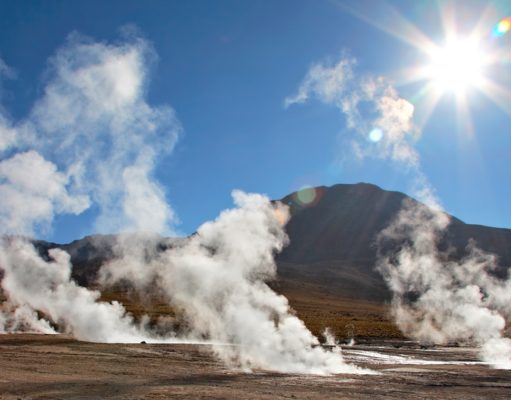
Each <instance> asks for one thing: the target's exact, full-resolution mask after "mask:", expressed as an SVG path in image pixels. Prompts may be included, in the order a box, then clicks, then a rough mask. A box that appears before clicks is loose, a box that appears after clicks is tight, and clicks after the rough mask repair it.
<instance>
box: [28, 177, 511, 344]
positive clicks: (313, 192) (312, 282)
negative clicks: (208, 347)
mask: <svg viewBox="0 0 511 400" xmlns="http://www.w3.org/2000/svg"><path fill="white" fill-rule="evenodd" d="M405 199H409V200H410V201H415V200H413V199H411V198H410V197H408V196H406V195H405V194H403V193H399V192H391V191H386V190H383V189H381V188H379V187H377V186H375V185H371V184H367V183H358V184H339V185H334V186H331V187H325V186H319V187H316V188H310V189H306V190H304V191H300V192H295V193H291V194H289V195H287V196H285V197H284V198H282V199H280V201H281V202H283V203H284V204H287V205H288V206H289V207H290V212H291V219H290V221H289V222H288V224H287V226H286V231H287V233H288V235H289V238H290V244H289V246H287V247H286V248H285V249H284V251H283V252H282V253H281V254H279V255H277V258H276V261H277V270H278V279H277V280H276V281H275V282H272V283H271V286H272V287H273V288H274V289H275V290H276V291H278V292H279V293H281V294H283V295H285V296H286V297H287V298H288V300H289V302H290V304H291V306H292V307H293V308H294V309H295V311H296V312H297V314H298V316H299V317H300V318H301V319H302V320H304V322H305V323H306V325H307V326H308V327H309V329H311V330H312V332H313V333H315V334H319V333H320V332H322V330H323V329H324V328H325V327H326V326H329V327H332V328H333V331H334V333H335V334H336V335H337V336H339V337H343V336H344V337H349V336H353V335H354V334H355V335H357V337H360V336H398V335H399V331H398V330H397V328H396V327H395V325H393V323H392V321H391V318H390V316H389V313H388V311H389V308H388V303H389V301H390V299H391V294H390V292H389V290H388V289H387V286H386V284H385V282H384V281H383V279H382V277H381V276H380V274H379V273H378V272H376V271H375V268H374V266H375V263H376V253H377V249H376V246H375V240H376V237H377V235H378V233H379V232H381V230H382V229H384V228H385V227H386V226H388V224H389V223H390V222H391V221H392V220H393V219H394V218H395V217H396V215H397V213H398V212H399V210H400V209H401V207H402V204H403V201H404V200H405ZM471 239H473V240H475V241H476V243H477V244H478V246H479V247H480V248H481V249H483V250H486V251H489V252H492V253H494V254H496V255H497V256H498V258H499V264H500V267H499V268H498V269H497V270H496V273H497V274H498V275H500V276H502V277H504V276H506V274H507V267H509V266H511V230H510V229H501V228H491V227H486V226H480V225H471V224H466V223H464V222H462V221H460V220H459V219H457V218H455V217H451V224H450V225H449V227H448V229H447V230H446V232H445V234H444V236H443V237H442V238H441V240H440V243H439V245H440V247H441V248H444V249H447V248H450V249H454V252H452V253H451V254H452V255H451V256H452V257H453V258H460V257H462V256H463V254H464V253H465V251H466V250H465V249H466V246H467V245H468V243H469V240H471ZM175 240H182V239H169V238H161V241H160V242H158V243H157V244H156V250H158V249H161V250H163V249H165V248H167V247H169V246H172V245H173V244H172V243H174V241H175ZM115 242H116V238H115V236H112V235H94V236H88V237H85V238H83V239H80V240H76V241H74V242H71V243H69V244H64V245H58V244H54V243H48V242H43V241H36V242H35V245H36V247H38V249H39V251H40V252H41V254H43V255H44V254H47V250H48V249H49V248H52V247H60V248H62V249H63V250H66V251H67V252H68V253H69V254H70V255H71V261H72V263H73V271H72V276H73V278H74V279H75V280H76V281H77V282H78V283H79V284H81V285H84V286H93V285H94V280H95V277H96V274H97V271H98V269H99V267H100V266H101V264H102V263H103V262H104V261H106V260H108V259H111V258H112V257H114V254H115ZM105 299H107V300H111V299H121V301H122V302H123V303H125V305H126V306H127V308H128V310H130V311H131V312H135V311H134V310H139V309H140V305H138V304H136V301H134V302H133V303H130V301H132V300H130V298H129V296H126V293H108V294H106V295H105ZM353 332H355V333H353Z"/></svg>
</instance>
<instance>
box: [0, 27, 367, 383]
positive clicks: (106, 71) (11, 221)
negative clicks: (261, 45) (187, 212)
mask: <svg viewBox="0 0 511 400" xmlns="http://www.w3.org/2000/svg"><path fill="white" fill-rule="evenodd" d="M151 59H154V52H153V51H152V50H151V47H150V45H149V44H148V43H147V42H146V41H144V40H142V39H140V38H137V37H134V36H130V37H129V39H127V40H125V41H123V42H120V43H117V44H108V43H97V42H93V41H91V40H89V39H87V38H83V37H80V36H79V35H76V34H74V35H71V36H70V38H69V39H68V42H67V44H66V45H65V46H64V47H63V48H61V49H60V50H59V51H58V52H57V54H56V55H55V56H54V57H53V58H52V59H51V60H50V63H49V70H48V74H47V75H48V77H49V78H48V81H47V83H46V86H45V89H44V94H43V96H42V97H41V99H39V100H38V101H37V102H36V103H35V105H34V107H33V108H32V110H31V112H30V113H29V115H28V116H27V117H26V118H25V119H23V120H21V121H17V122H13V121H10V120H9V119H8V118H7V117H6V116H5V115H3V114H0V117H1V118H0V134H1V135H2V136H1V138H0V146H1V147H0V152H1V153H0V155H1V157H2V158H1V159H0V160H1V161H0V195H1V196H2V199H3V201H4V202H5V207H3V208H2V209H1V211H0V226H1V228H0V229H2V231H1V232H0V233H8V234H11V236H4V237H3V239H2V240H1V242H0V272H1V273H2V275H3V279H2V281H1V286H2V290H3V294H4V296H6V298H7V299H6V301H4V303H3V304H2V306H1V309H0V331H9V332H13V331H18V330H24V331H27V330H28V331H38V332H45V333H49V332H55V331H56V330H58V331H65V332H68V333H70V334H73V335H74V336H75V337H77V338H79V339H83V340H90V341H97V342H138V341H140V340H165V341H168V340H205V339H207V340H209V341H213V342H214V343H215V349H216V352H217V353H218V355H219V356H220V357H221V358H222V359H223V360H225V361H226V362H227V363H228V364H229V365H235V366H237V367H242V368H245V369H251V368H265V369H271V370H277V371H282V372H299V373H316V374H327V373H338V372H351V373H361V372H364V371H362V370H360V369H358V368H356V367H352V366H348V365H346V364H345V363H344V362H343V359H342V356H341V354H340V351H339V350H334V351H333V352H327V351H325V350H323V348H321V347H320V346H318V345H319V342H318V339H317V338H316V337H314V336H313V335H312V334H311V333H310V332H309V331H308V330H307V328H306V327H305V325H304V324H303V322H302V321H300V320H299V319H298V318H297V317H296V316H294V315H293V313H292V312H291V310H290V308H289V304H288V302H287V300H286V299H285V298H284V297H283V296H280V295H277V294H276V293H275V292H273V291H272V290H271V289H270V288H269V286H268V285H267V284H266V281H267V280H269V279H272V278H274V277H275V264H274V261H273V256H274V253H275V252H277V251H280V250H281V248H282V246H283V245H284V244H285V242H286V235H285V233H284V231H283V228H282V225H283V223H285V221H286V220H287V210H286V209H285V208H284V207H283V206H282V205H279V204H272V203H271V202H270V201H269V200H268V199H267V198H265V197H264V196H260V195H247V194H244V193H242V192H234V199H235V202H236V205H237V208H234V209H232V210H228V211H225V212H223V213H222V214H221V215H220V216H219V218H218V219H217V220H216V221H213V222H209V223H206V224H204V225H203V226H202V227H200V228H199V230H198V232H197V233H196V234H195V235H193V236H192V237H190V238H186V239H182V240H175V241H173V242H172V243H171V245H170V248H167V249H166V250H162V249H161V248H160V249H158V243H159V241H160V240H161V239H160V236H158V234H169V233H172V232H173V229H172V225H173V222H174V221H175V217H174V213H173V211H172V208H171V207H170V205H169V204H168V203H167V201H166V199H165V192H164V190H163V188H162V187H161V186H160V185H159V184H158V182H157V181H155V180H154V179H153V177H152V173H153V170H154V167H155V164H156V162H157V161H158V159H159V158H160V157H161V156H163V155H164V154H168V153H169V152H171V151H172V148H173V146H174V144H175V142H176V140H177V137H178V135H179V132H180V129H181V128H180V125H179V122H178V121H177V119H176V117H175V116H174V112H173V110H172V109H171V108H170V107H168V106H161V107H153V106H150V105H149V104H148V103H147V102H146V100H145V88H146V86H147V66H146V65H147V62H148V61H150V60H151ZM2 65H3V64H0V68H1V67H2ZM92 206H94V208H95V209H97V210H98V216H97V220H96V223H95V225H96V228H97V229H99V230H100V231H105V230H106V231H110V232H111V231H118V230H120V231H122V232H123V234H122V235H120V236H119V239H118V241H117V244H116V247H115V249H114V252H115V255H116V258H115V259H114V260H112V261H110V262H109V263H108V264H107V265H105V266H103V268H102V269H101V274H100V278H101V283H102V284H103V285H105V286H108V285H110V284H112V283H114V282H118V281H119V280H123V281H129V282H130V283H131V285H132V286H133V287H135V288H137V289H139V290H146V289H147V288H149V287H150V288H151V289H153V290H158V291H159V292H160V293H161V294H162V295H163V296H164V298H165V299H166V301H167V302H168V304H169V305H171V306H172V307H174V308H176V309H179V310H181V311H182V314H183V318H184V320H185V321H184V322H186V327H187V329H186V330H185V331H183V332H180V336H179V337H176V332H174V331H172V330H167V331H165V332H164V333H163V336H158V335H156V334H155V333H153V332H152V331H150V330H149V328H148V325H147V324H146V322H148V320H147V319H144V318H142V320H141V321H139V322H135V321H134V319H133V317H132V316H131V315H129V314H127V313H126V310H125V309H124V308H123V306H122V305H121V304H119V303H117V302H112V303H106V302H101V301H99V297H100V293H99V292H98V291H94V290H88V289H86V288H83V287H80V286H78V285H77V284H76V283H75V282H74V281H73V280H72V279H71V270H72V265H71V263H70V256H69V254H67V253H66V252H65V251H62V250H58V249H52V250H50V251H49V252H48V254H47V255H44V256H41V255H40V254H39V253H38V252H37V251H36V249H35V248H34V246H33V245H32V244H31V243H30V242H29V241H28V240H27V239H24V238H23V237H20V236H12V234H17V235H33V234H37V233H39V232H42V231H44V230H45V229H50V228H51V224H52V221H53V219H54V217H55V215H59V214H65V213H71V214H80V213H81V212H83V211H84V210H86V209H89V208H91V207H92ZM148 231H150V232H151V233H147V232H148ZM133 232H135V233H133ZM160 334H161V333H160Z"/></svg>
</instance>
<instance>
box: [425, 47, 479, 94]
mask: <svg viewBox="0 0 511 400" xmlns="http://www.w3.org/2000/svg"><path fill="white" fill-rule="evenodd" d="M430 57H431V64H429V65H428V66H427V67H426V70H425V77H426V79H429V80H431V81H432V83H433V84H434V85H435V87H436V89H437V90H438V91H439V92H440V93H446V92H451V93H454V94H457V95H459V94H464V93H465V92H466V91H467V90H468V89H470V88H472V87H478V86H480V84H481V81H482V78H483V72H484V66H485V63H486V54H485V52H484V50H483V49H481V48H480V47H479V46H478V44H477V43H476V42H475V41H474V40H470V39H465V40H460V39H456V40H452V41H450V42H449V43H447V44H446V45H445V46H444V47H437V48H434V49H433V50H432V51H431V52H430Z"/></svg>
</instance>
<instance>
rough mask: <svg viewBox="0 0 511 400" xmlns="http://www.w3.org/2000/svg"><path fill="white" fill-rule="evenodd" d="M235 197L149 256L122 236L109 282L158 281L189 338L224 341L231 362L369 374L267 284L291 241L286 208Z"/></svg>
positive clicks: (221, 351) (143, 284)
mask: <svg viewBox="0 0 511 400" xmlns="http://www.w3.org/2000/svg"><path fill="white" fill-rule="evenodd" d="M233 197H234V200H235V203H236V205H237V208H235V209H232V210H228V211H224V212H223V213H222V214H221V215H220V216H219V217H218V219H217V220H215V221H213V222H208V223H206V224H204V225H202V226H201V227H200V228H199V229H198V231H197V233H196V234H195V235H194V236H192V237H190V238H189V239H187V240H185V241H182V242H180V243H176V244H175V245H174V246H173V247H171V248H170V249H168V250H166V251H164V252H161V253H157V254H152V255H151V257H150V258H151V260H150V261H149V262H148V261H147V256H148V254H147V251H146V250H147V248H148V246H146V245H144V240H143V239H142V238H137V239H136V240H133V239H134V238H133V236H126V237H125V238H124V239H125V240H123V238H122V237H121V239H120V240H119V243H118V248H117V249H116V250H117V252H118V253H119V255H120V257H119V258H118V259H116V260H114V261H112V262H111V263H109V264H108V265H106V266H104V267H103V269H102V271H101V272H102V282H103V283H104V284H112V283H115V282H117V281H119V280H124V281H126V280H128V281H129V282H130V283H132V284H134V285H136V287H137V289H138V290H139V291H141V292H142V293H143V292H145V291H146V290H147V289H148V288H149V287H150V288H152V289H151V290H154V289H155V288H154V286H153V285H155V284H156V286H157V288H158V289H159V290H160V292H161V293H162V294H163V296H164V298H165V300H166V301H167V302H168V304H169V305H171V306H172V307H174V308H175V309H179V310H182V312H183V314H184V316H183V318H184V319H185V321H186V325H187V328H188V332H187V335H188V337H190V338H203V339H207V340H210V341H213V342H215V343H219V344H217V345H215V350H216V352H217V354H218V355H219V356H220V357H221V358H222V359H223V360H224V361H225V362H226V363H228V364H232V365H234V366H238V367H242V368H244V369H252V368H264V369H272V370H277V371H282V372H293V373H317V374H325V373H341V372H344V373H357V372H359V373H360V372H363V371H361V370H359V369H357V368H356V367H352V366H348V365H346V364H344V363H343V360H342V357H341V354H340V353H339V352H337V351H333V352H329V351H325V350H324V349H323V348H322V347H320V346H319V342H318V339H317V338H316V337H315V336H313V335H312V334H311V333H310V332H309V331H308V330H307V328H306V327H305V325H304V323H303V322H302V321H301V320H299V319H298V318H297V317H296V316H294V315H293V314H292V313H291V311H290V308H289V304H288V301H287V299H286V298H285V297H283V296H280V295H278V294H276V293H275V292H273V290H271V289H270V288H269V287H268V286H267V284H266V283H265V281H266V280H269V279H272V278H274V277H275V275H276V267H275V264H274V259H273V256H274V253H275V252H276V251H280V250H281V249H282V247H283V245H284V244H285V242H286V235H285V233H284V231H283V228H282V222H283V221H285V220H286V219H287V209H286V208H284V206H282V205H279V204H276V205H272V204H271V203H270V201H269V200H268V199H267V198H265V197H263V196H261V195H255V194H252V195H249V194H245V193H243V192H239V191H235V192H234V193H233ZM141 239H142V240H141ZM147 240H149V241H150V240H151V238H147ZM141 243H142V244H141ZM226 344H229V345H226Z"/></svg>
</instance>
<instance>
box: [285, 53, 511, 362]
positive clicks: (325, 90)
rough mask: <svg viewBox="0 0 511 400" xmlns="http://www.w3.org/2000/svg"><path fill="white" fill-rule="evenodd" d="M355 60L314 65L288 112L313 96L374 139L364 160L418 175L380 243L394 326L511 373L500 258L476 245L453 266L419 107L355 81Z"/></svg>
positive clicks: (510, 299)
mask: <svg viewBox="0 0 511 400" xmlns="http://www.w3.org/2000/svg"><path fill="white" fill-rule="evenodd" d="M355 65H356V62H355V60H354V59H348V58H342V59H341V60H339V61H338V62H337V63H336V64H334V65H330V66H329V65H324V64H317V65H314V66H313V67H312V68H311V69H310V70H309V71H308V73H307V74H306V76H305V78H304V80H303V82H302V84H301V85H300V87H299V89H298V92H297V94H296V95H294V96H292V97H288V98H286V99H285V106H286V107H287V106H289V105H292V104H295V103H303V102H305V101H306V100H308V99H309V98H310V97H315V98H317V99H318V100H320V101H322V102H324V103H327V104H332V105H334V106H336V107H337V108H339V110H340V111H341V112H342V113H343V115H344V116H345V118H346V124H347V127H348V128H349V129H352V130H355V131H356V132H357V133H359V134H361V135H362V136H363V137H364V138H368V139H369V140H357V141H355V142H354V146H355V147H354V148H355V150H356V154H357V155H358V156H359V157H365V156H367V155H374V156H377V157H380V158H385V159H390V160H392V161H397V162H400V163H401V164H402V165H405V166H407V167H409V168H410V169H411V171H412V172H413V173H414V174H415V180H414V186H415V193H416V195H417V198H418V199H419V200H421V201H422V202H423V203H424V204H421V203H419V202H415V201H413V202H412V201H410V202H406V203H405V204H403V209H402V210H401V212H400V213H399V214H398V216H397V217H396V219H395V220H394V221H393V222H392V223H391V224H390V226H388V227H387V228H386V229H385V230H384V231H383V232H381V233H380V235H379V238H378V245H379V253H380V256H379V260H378V263H377V269H378V270H379V271H380V272H381V273H382V275H383V276H384V278H385V280H386V281H387V283H388V285H389V288H390V289H391V290H392V293H393V314H394V317H395V319H396V322H397V325H398V326H399V328H400V329H401V330H402V331H403V332H404V333H405V335H407V336H409V337H413V338H415V339H417V340H420V341H422V342H427V343H438V344H446V343H449V342H451V341H460V342H471V343H475V344H476V345H478V346H479V347H480V349H481V351H480V353H481V357H482V358H483V359H484V360H485V361H487V362H488V363H490V364H491V365H493V366H494V367H496V368H506V369H511V340H510V339H509V338H506V337H505V336H504V334H503V332H504V328H505V324H506V318H507V319H508V320H509V318H511V278H509V279H508V280H507V281H506V280H501V279H498V278H496V277H495V276H494V275H492V271H493V270H494V269H495V268H496V262H497V260H496V257H495V256H494V255H491V254H487V253H484V252H483V251H481V250H480V249H478V248H477V245H476V243H471V244H470V245H469V248H468V249H467V250H468V253H467V255H466V256H465V257H464V258H463V259H461V260H453V257H452V255H451V254H450V253H449V251H443V252H442V251H440V250H439V246H438V245H439V242H440V240H441V238H442V236H443V235H444V233H445V231H446V229H447V227H448V225H449V223H450V219H449V217H448V215H447V214H446V213H445V212H444V211H443V210H442V207H441V205H440V202H439V201H438V200H437V198H436V196H435V195H434V193H433V192H434V191H433V189H432V187H431V185H430V184H429V182H428V180H427V178H426V177H425V176H424V175H423V173H422V171H421V168H420V159H419V155H418V153H417V152H416V150H415V148H414V146H413V140H414V139H416V138H417V137H418V136H419V134H420V132H418V131H417V129H416V128H415V127H414V126H413V112H414V107H413V105H412V104H410V103H409V102H408V101H407V100H405V99H403V98H401V97H399V95H398V93H397V91H396V90H395V89H394V88H393V87H392V86H391V85H390V84H389V83H388V82H387V81H386V80H385V79H384V78H382V77H378V78H374V77H358V76H357V74H356V73H355V70H354V67H355Z"/></svg>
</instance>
